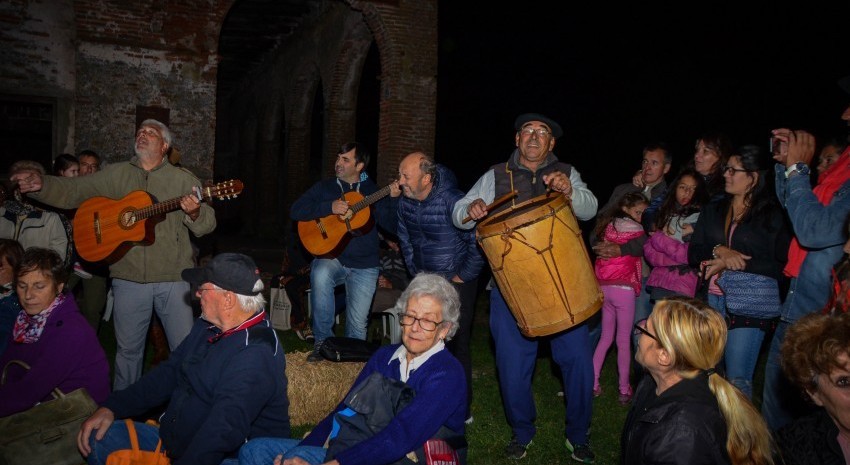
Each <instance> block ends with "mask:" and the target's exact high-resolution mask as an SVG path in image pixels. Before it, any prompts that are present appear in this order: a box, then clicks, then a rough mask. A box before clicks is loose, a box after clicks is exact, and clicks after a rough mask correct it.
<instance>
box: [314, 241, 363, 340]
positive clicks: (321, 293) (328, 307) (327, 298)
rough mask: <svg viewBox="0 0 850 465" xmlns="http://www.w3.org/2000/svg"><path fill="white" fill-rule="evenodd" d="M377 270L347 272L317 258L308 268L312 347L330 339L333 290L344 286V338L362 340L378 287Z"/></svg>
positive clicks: (352, 269) (332, 333)
mask: <svg viewBox="0 0 850 465" xmlns="http://www.w3.org/2000/svg"><path fill="white" fill-rule="evenodd" d="M378 270H379V268H378V267H375V268H348V267H346V266H343V265H342V263H340V262H339V260H337V259H335V258H334V259H327V258H317V259H315V260H313V263H312V265H311V268H310V289H311V292H310V305H311V306H312V309H313V335H314V336H315V338H316V341H315V344H316V347H318V346H319V345H321V344H322V341H324V340H325V339H327V338H329V337H331V336H333V335H334V332H333V325H334V318H335V317H336V304H335V299H334V288H335V287H336V286H339V285H340V284H345V335H346V336H347V337H353V338H357V339H363V340H365V339H366V327H367V325H368V324H369V310H370V308H371V307H372V297H374V295H375V287H376V286H377V284H378Z"/></svg>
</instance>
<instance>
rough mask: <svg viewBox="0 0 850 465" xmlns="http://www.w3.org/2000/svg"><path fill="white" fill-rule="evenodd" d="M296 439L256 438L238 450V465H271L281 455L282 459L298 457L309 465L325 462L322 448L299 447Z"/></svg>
mask: <svg viewBox="0 0 850 465" xmlns="http://www.w3.org/2000/svg"><path fill="white" fill-rule="evenodd" d="M299 442H300V441H299V440H297V439H280V438H256V439H251V440H250V441H248V442H247V443H246V444H245V445H244V446H242V448H241V449H239V465H271V464H272V463H273V462H274V458H275V457H277V456H278V455H280V454H283V458H284V459H291V458H293V457H300V458H301V459H303V460H306V461H307V463H309V464H310V465H319V464H322V463H324V462H325V455H326V454H327V452H328V450H327V449H325V448H324V447H316V446H299V445H298V443H299Z"/></svg>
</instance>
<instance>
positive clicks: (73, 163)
mask: <svg viewBox="0 0 850 465" xmlns="http://www.w3.org/2000/svg"><path fill="white" fill-rule="evenodd" d="M53 175H54V176H61V177H65V178H73V177H77V176H79V175H80V162H79V160H77V157H75V156H73V155H71V154H69V153H63V154H61V155H59V156H57V157H56V159H54V160H53Z"/></svg>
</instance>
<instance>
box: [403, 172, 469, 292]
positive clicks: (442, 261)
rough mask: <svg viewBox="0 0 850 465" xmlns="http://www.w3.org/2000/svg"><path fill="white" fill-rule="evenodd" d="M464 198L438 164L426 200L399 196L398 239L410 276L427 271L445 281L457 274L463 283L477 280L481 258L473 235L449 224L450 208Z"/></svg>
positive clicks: (450, 217)
mask: <svg viewBox="0 0 850 465" xmlns="http://www.w3.org/2000/svg"><path fill="white" fill-rule="evenodd" d="M463 195H464V193H463V192H462V191H461V190H460V189H458V188H457V179H456V178H455V175H454V173H452V172H451V171H450V170H449V169H448V168H446V167H444V166H442V165H437V176H436V179H435V180H434V186H433V188H432V189H431V193H430V194H428V197H426V198H425V200H423V201H419V200H416V199H411V198H408V197H404V196H402V197H401V200H400V201H399V206H398V220H399V221H398V237H399V239H400V242H401V251H402V255H403V256H404V262H405V264H406V265H407V269H408V270H409V271H410V274H411V275H414V276H415V275H416V274H417V273H419V272H421V271H427V272H430V273H437V274H439V275H441V276H443V277H444V278H446V279H448V280H451V279H452V277H454V276H455V275H458V276H460V279H462V280H463V281H464V282H467V281H470V280H473V279H475V278H477V277H478V274H479V273H480V272H481V268H482V267H483V266H484V256H483V255H481V252H480V250H479V249H478V244H477V243H476V242H475V232H474V230H461V229H458V228H456V227H454V225H453V224H452V209H453V208H454V204H455V202H457V201H458V200H459V199H461V198H463Z"/></svg>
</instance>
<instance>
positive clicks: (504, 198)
mask: <svg viewBox="0 0 850 465" xmlns="http://www.w3.org/2000/svg"><path fill="white" fill-rule="evenodd" d="M517 194H519V191H512V192H508V193H507V194H505V195H503V196H501V197H499V198H498V199H496V200H494V201H493V202H492V203H490V205H487V206H486V207H484V208H485V209H487V211H490V209H491V208H493V207H497V206H499V205H501V204H503V203H505V202H506V201H508V200H509V199H511V198H513V197H516V195H517ZM470 221H472V217H471V216H467V217H466V218H464V219H463V221H461V224H466V223H469V222H470Z"/></svg>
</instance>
